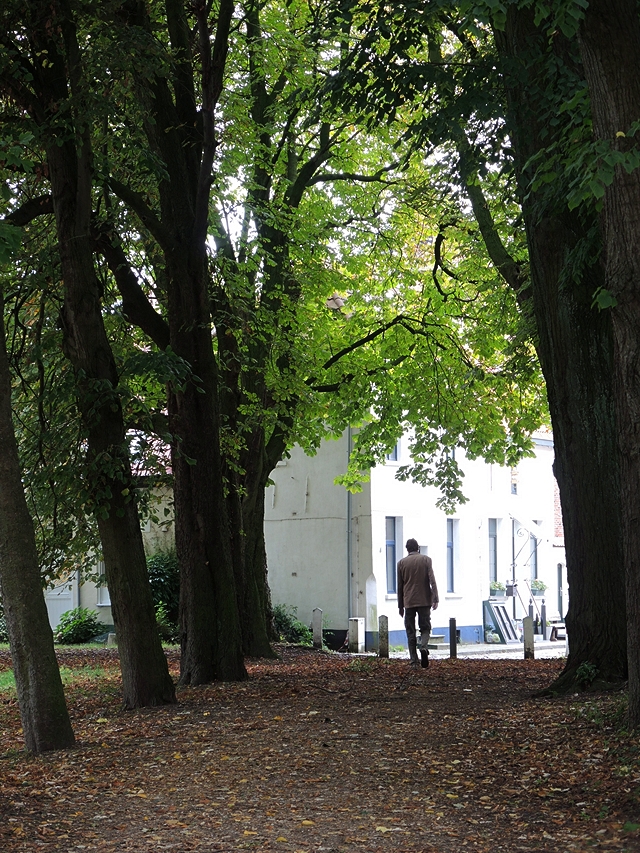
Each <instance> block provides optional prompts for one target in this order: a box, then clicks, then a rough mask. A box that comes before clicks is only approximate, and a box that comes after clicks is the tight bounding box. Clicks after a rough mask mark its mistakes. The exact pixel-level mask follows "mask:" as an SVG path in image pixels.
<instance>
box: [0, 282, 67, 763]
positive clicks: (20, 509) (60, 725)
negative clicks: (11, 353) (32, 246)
mask: <svg viewBox="0 0 640 853" xmlns="http://www.w3.org/2000/svg"><path fill="white" fill-rule="evenodd" d="M0 308H2V299H1V298H0ZM0 594H1V596H2V603H3V605H4V612H5V616H6V620H7V628H8V631H9V641H10V647H11V657H12V660H13V670H14V674H15V679H16V688H17V693H18V705H19V707H20V717H21V720H22V730H23V733H24V741H25V745H26V747H27V749H28V750H30V751H31V752H34V753H40V752H45V751H47V750H51V749H66V748H67V747H69V746H73V744H74V742H75V738H74V736H73V730H72V728H71V721H70V720H69V713H68V711H67V706H66V703H65V698H64V691H63V688H62V680H61V678H60V670H59V669H58V662H57V660H56V655H55V651H54V648H53V633H52V631H51V626H50V625H49V617H48V614H47V606H46V604H45V600H44V594H43V590H42V579H41V577H40V567H39V565H38V552H37V548H36V540H35V534H34V530H33V522H32V520H31V516H30V514H29V509H28V507H27V502H26V499H25V496H24V491H23V488H22V472H21V471H20V464H19V461H18V447H17V444H16V438H15V433H14V430H13V422H12V417H11V377H10V373H9V363H8V360H7V351H6V346H5V337H4V323H3V324H2V325H1V326H0Z"/></svg>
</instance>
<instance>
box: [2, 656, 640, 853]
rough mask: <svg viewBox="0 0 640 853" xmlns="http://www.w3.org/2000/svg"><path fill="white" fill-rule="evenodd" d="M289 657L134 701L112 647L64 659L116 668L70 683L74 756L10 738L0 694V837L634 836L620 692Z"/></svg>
mask: <svg viewBox="0 0 640 853" xmlns="http://www.w3.org/2000/svg"><path fill="white" fill-rule="evenodd" d="M282 652H283V659H282V660H280V661H274V662H265V661H252V662H249V666H248V668H249V672H250V680H249V681H248V682H245V683H244V684H226V685H220V684H218V685H213V686H208V687H204V688H198V689H188V690H182V691H181V692H180V704H179V705H178V706H176V707H173V708H169V709H166V708H165V709H160V710H153V711H140V712H135V713H131V712H128V713H122V712H120V711H119V709H118V701H119V700H118V679H117V659H116V658H115V656H114V654H113V653H109V652H107V651H106V650H105V651H98V652H91V653H85V654H76V655H74V654H71V655H67V656H65V655H64V654H62V655H61V658H62V659H63V662H65V663H67V664H69V665H70V666H73V667H77V666H78V665H86V666H93V667H96V666H99V667H100V668H101V669H102V670H103V674H102V675H101V676H100V678H99V679H98V680H96V678H95V674H94V676H93V678H86V679H83V678H82V675H80V676H79V677H76V678H75V679H74V680H73V681H72V682H71V683H70V684H69V686H68V689H67V692H68V696H69V703H70V706H71V708H72V713H73V721H74V728H75V731H76V736H77V738H78V746H77V748H76V749H74V750H71V751H69V752H66V753H55V754H50V755H47V756H44V757H40V758H35V759H34V758H26V757H25V756H24V755H23V754H21V753H18V752H16V751H15V750H16V749H19V748H20V747H21V743H20V739H19V723H18V720H17V710H16V708H15V701H7V700H5V701H4V703H3V704H0V728H1V732H2V733H1V738H2V739H1V743H0V752H1V754H2V757H1V758H0V776H1V778H2V789H1V793H0V850H2V851H6V853H13V851H16V853H17V851H54V850H64V851H76V850H78V851H79V850H87V851H105V853H107V851H109V852H110V851H123V852H124V851H148V853H156V851H158V853H159V851H165V850H172V851H177V853H182V851H192V850H195V851H202V853H207V851H236V850H256V851H282V853H302V851H304V853H315V851H327V853H343V851H345V853H346V851H354V850H357V851H367V853H374V852H375V853H378V851H380V853H382V851H438V853H449V851H465V850H469V851H486V853H494V851H520V850H522V851H549V853H551V852H552V851H592V850H607V851H609V850H614V851H640V804H639V799H638V795H639V793H640V790H639V789H640V762H639V758H640V755H639V753H638V751H637V740H631V739H629V738H627V737H625V736H624V735H623V734H622V733H621V732H620V731H619V723H618V718H619V716H620V708H621V703H622V700H621V697H620V696H619V695H617V696H598V697H590V698H589V699H588V700H585V699H584V698H583V697H572V698H569V699H562V700H553V701H552V700H546V699H545V700H540V699H532V698H531V693H532V691H534V690H535V689H537V688H539V687H542V686H544V685H545V684H547V683H549V681H550V680H551V679H552V677H553V675H554V673H556V672H558V671H559V670H560V669H561V666H562V663H561V661H554V660H552V661H530V662H525V661H487V660H458V661H449V660H445V661H434V662H433V663H432V665H431V667H430V668H429V669H428V670H418V671H417V672H416V671H411V670H410V669H409V667H408V666H407V664H406V662H404V661H377V660H375V659H361V658H350V657H349V656H346V655H345V656H342V655H325V654H317V653H313V652H307V651H302V650H299V649H292V648H285V649H283V650H282ZM171 664H172V667H173V668H174V670H175V669H176V667H177V660H176V659H175V657H172V658H171ZM2 665H3V661H2V659H0V669H1V668H2ZM7 665H8V664H7V661H6V657H5V660H4V666H7Z"/></svg>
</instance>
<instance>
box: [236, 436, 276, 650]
mask: <svg viewBox="0 0 640 853" xmlns="http://www.w3.org/2000/svg"><path fill="white" fill-rule="evenodd" d="M249 448H250V450H251V452H250V453H247V458H246V463H245V466H246V469H245V475H244V479H243V491H244V495H243V498H242V533H243V544H244V554H243V557H244V560H243V566H244V585H243V600H242V603H241V613H242V641H243V648H244V650H245V654H247V655H250V656H252V657H274V654H275V653H274V651H273V649H272V648H271V640H273V639H274V636H273V628H272V618H273V616H272V610H271V593H270V591H269V583H268V578H267V549H266V545H265V541H264V499H265V489H266V486H267V482H268V479H269V474H270V472H271V468H272V466H271V465H270V464H269V463H268V461H267V454H266V451H265V447H264V432H263V431H262V430H255V431H254V435H253V439H252V441H250V442H249Z"/></svg>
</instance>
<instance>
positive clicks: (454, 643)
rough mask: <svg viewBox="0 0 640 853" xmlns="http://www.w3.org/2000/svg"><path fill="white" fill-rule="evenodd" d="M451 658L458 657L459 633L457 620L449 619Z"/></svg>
mask: <svg viewBox="0 0 640 853" xmlns="http://www.w3.org/2000/svg"><path fill="white" fill-rule="evenodd" d="M449 657H450V658H457V657H458V632H457V630H456V620H455V619H449Z"/></svg>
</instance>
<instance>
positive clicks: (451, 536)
mask: <svg viewBox="0 0 640 853" xmlns="http://www.w3.org/2000/svg"><path fill="white" fill-rule="evenodd" d="M457 524H458V522H457V521H456V520H455V519H453V518H448V519H447V592H455V591H456V588H455V565H456V553H455V534H456V527H457Z"/></svg>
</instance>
